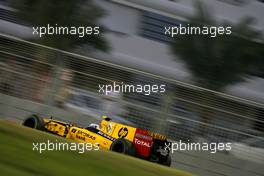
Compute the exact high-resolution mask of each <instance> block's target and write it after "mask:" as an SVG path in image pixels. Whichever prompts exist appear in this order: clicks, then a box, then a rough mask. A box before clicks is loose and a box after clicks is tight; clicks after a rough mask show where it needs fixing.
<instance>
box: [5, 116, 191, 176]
mask: <svg viewBox="0 0 264 176" xmlns="http://www.w3.org/2000/svg"><path fill="white" fill-rule="evenodd" d="M47 140H53V141H55V140H56V141H62V142H65V141H68V140H66V139H64V138H60V137H56V136H54V135H51V134H48V133H45V132H41V131H37V130H34V129H30V128H26V127H23V126H20V125H16V124H14V123H12V122H7V121H0V175H6V176H12V175H16V176H19V175H32V176H35V175H43V176H44V175H46V176H58V175H64V176H67V175H71V176H72V175H78V176H80V175H89V176H101V175H102V176H112V175H113V176H118V175H120V176H132V175H133V176H134V175H137V176H140V175H142V176H161V175H162V176H163V175H164V176H190V175H191V174H188V173H186V172H183V171H180V170H176V169H173V168H168V167H164V166H161V165H157V164H155V163H150V162H147V161H143V160H140V159H137V158H133V157H129V156H125V155H121V154H118V153H114V152H111V151H90V152H86V153H84V154H79V153H77V152H70V151H45V152H43V153H41V154H40V153H39V152H37V151H33V150H32V149H33V142H47Z"/></svg>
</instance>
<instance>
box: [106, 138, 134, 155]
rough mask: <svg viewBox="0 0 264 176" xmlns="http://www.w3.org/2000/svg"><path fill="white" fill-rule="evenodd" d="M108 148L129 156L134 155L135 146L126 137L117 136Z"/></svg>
mask: <svg viewBox="0 0 264 176" xmlns="http://www.w3.org/2000/svg"><path fill="white" fill-rule="evenodd" d="M110 150H112V151H114V152H118V153H123V154H126V155H130V156H135V155H136V148H135V146H134V144H133V143H132V142H130V141H128V140H126V139H123V138H119V139H117V140H115V141H114V142H113V143H112V145H111V147H110Z"/></svg>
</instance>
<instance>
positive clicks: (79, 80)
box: [0, 35, 264, 176]
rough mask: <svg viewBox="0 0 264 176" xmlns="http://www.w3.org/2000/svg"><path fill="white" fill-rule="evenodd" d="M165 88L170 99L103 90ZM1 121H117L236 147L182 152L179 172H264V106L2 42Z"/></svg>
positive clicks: (84, 59)
mask: <svg viewBox="0 0 264 176" xmlns="http://www.w3.org/2000/svg"><path fill="white" fill-rule="evenodd" d="M113 82H118V83H120V84H121V83H124V84H133V85H137V84H141V85H144V84H150V85H153V84H165V85H166V92H165V93H163V94H150V95H144V94H135V93H123V94H121V93H120V94H118V95H116V94H115V95H111V96H105V95H101V94H99V93H98V90H99V87H98V85H103V84H104V85H105V84H112V83H113ZM0 97H1V98H0V117H1V118H8V119H14V120H17V121H18V122H20V121H21V120H22V119H24V118H25V117H27V116H28V115H30V114H32V113H38V114H41V115H45V116H50V115H52V116H55V117H56V118H58V119H62V120H68V121H74V122H77V123H79V124H80V125H82V126H86V125H88V123H90V122H96V121H99V119H100V116H101V115H103V114H109V115H112V116H115V118H114V117H113V118H114V119H116V120H117V121H120V122H123V123H127V124H130V125H134V126H137V127H140V128H144V129H148V130H152V131H156V132H160V133H162V134H165V135H167V136H168V137H169V138H170V139H171V140H173V141H179V140H182V141H185V142H192V141H194V142H214V143H219V142H231V143H232V144H234V145H233V148H232V150H231V151H230V152H217V153H216V154H210V153H209V152H197V151H185V152H183V151H178V152H177V153H175V154H174V155H173V156H174V157H173V166H175V167H178V168H182V169H184V170H187V171H191V172H193V173H195V174H197V175H210V176H214V175H216V176H219V175H226V176H229V175H230V176H231V175H247V176H251V175H252V176H261V175H263V173H264V170H263V163H264V140H263V133H264V120H263V117H264V105H263V104H260V103H256V102H252V101H248V100H244V99H241V98H237V97H233V96H230V95H226V94H223V93H219V92H214V91H210V90H207V89H203V88H200V87H197V86H193V85H189V84H185V83H182V82H179V81H177V80H172V79H167V78H164V77H161V76H159V75H152V74H149V73H145V72H143V71H140V70H134V69H131V68H126V67H122V66H119V65H115V64H111V63H107V62H103V61H100V59H94V58H89V57H84V56H80V55H76V54H73V53H68V52H64V51H60V50H56V49H53V48H48V47H45V46H41V45H37V44H33V43H30V42H27V41H24V40H21V39H18V38H14V37H10V36H6V35H0Z"/></svg>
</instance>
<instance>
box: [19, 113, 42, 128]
mask: <svg viewBox="0 0 264 176" xmlns="http://www.w3.org/2000/svg"><path fill="white" fill-rule="evenodd" d="M23 125H24V126H27V127H30V128H35V129H37V130H45V126H44V121H43V119H42V118H40V117H39V116H38V115H35V114H33V115H31V116H29V117H28V118H26V119H25V120H24V122H23Z"/></svg>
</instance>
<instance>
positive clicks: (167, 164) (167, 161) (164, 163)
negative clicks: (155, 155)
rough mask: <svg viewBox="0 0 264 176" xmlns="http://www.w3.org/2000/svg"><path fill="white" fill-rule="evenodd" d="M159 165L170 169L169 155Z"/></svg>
mask: <svg viewBox="0 0 264 176" xmlns="http://www.w3.org/2000/svg"><path fill="white" fill-rule="evenodd" d="M160 164H162V165H164V166H168V167H170V166H171V155H168V156H167V158H166V159H165V160H163V161H161V162H160Z"/></svg>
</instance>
